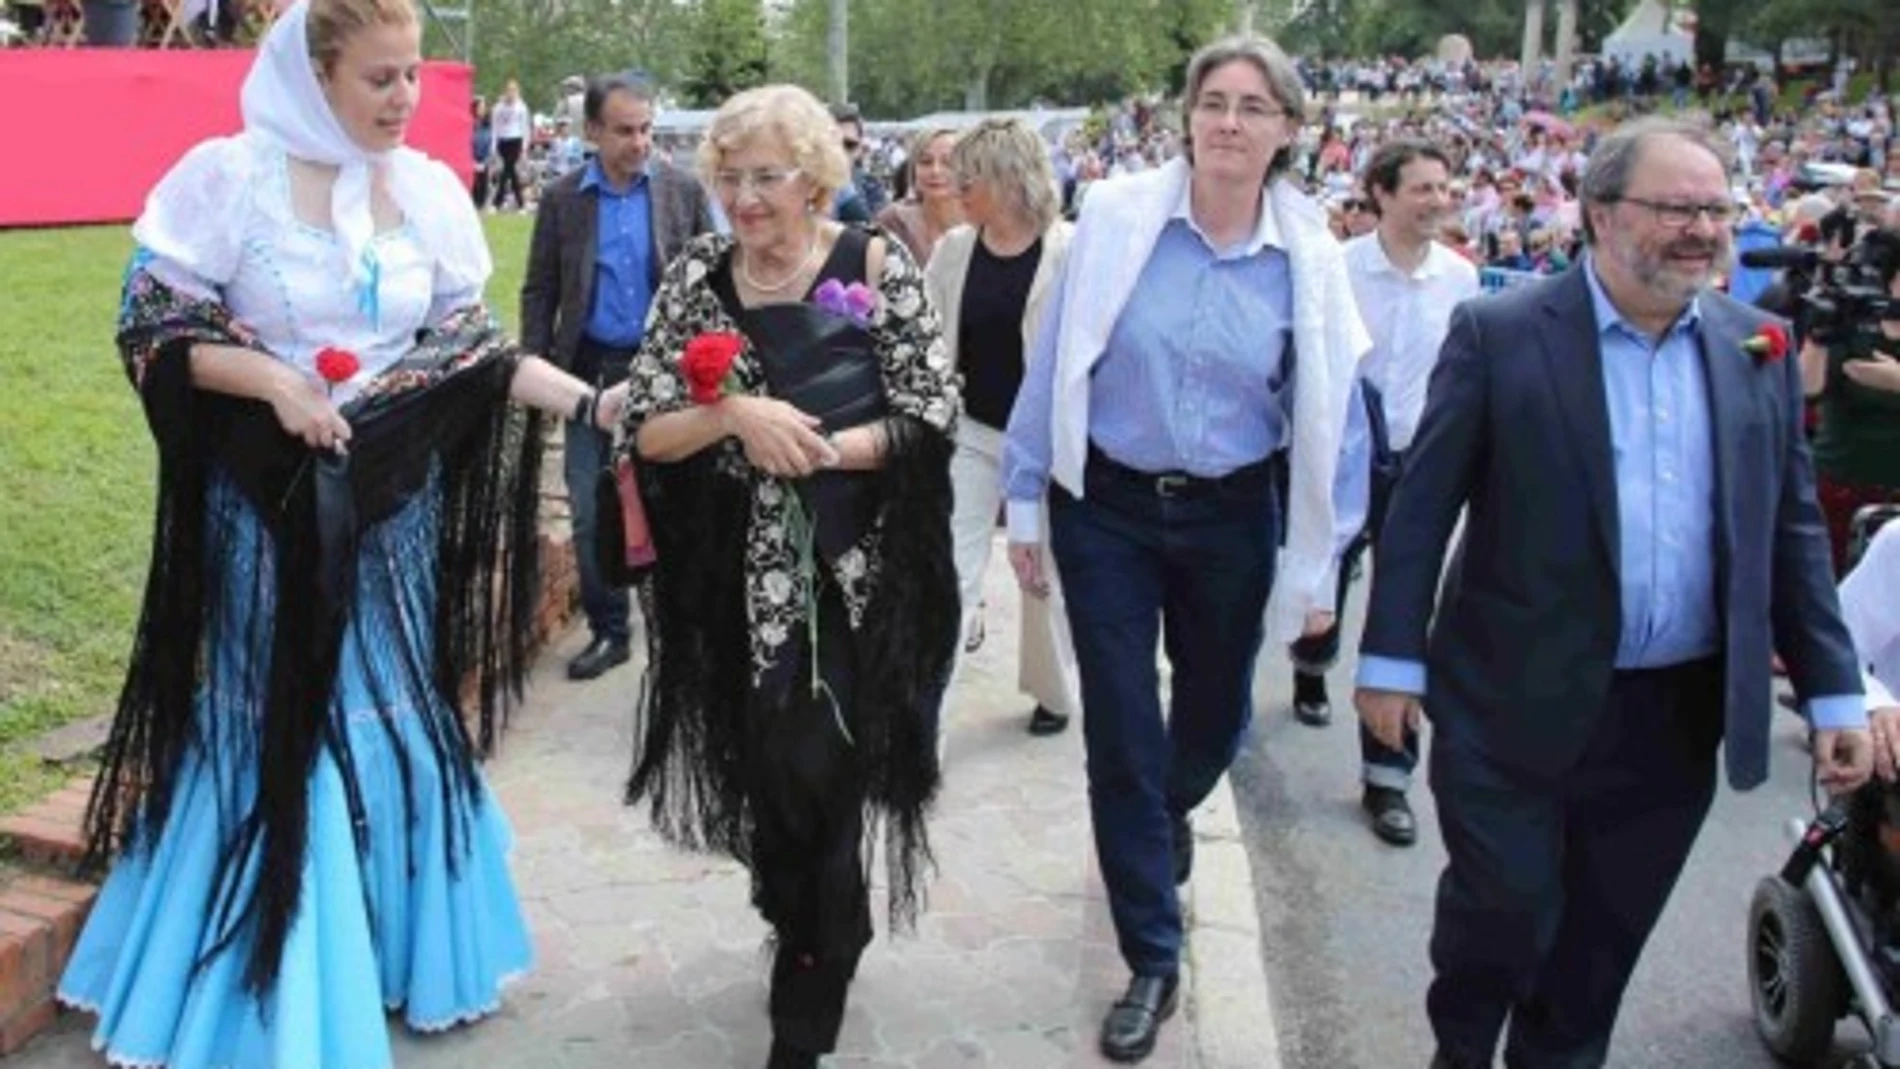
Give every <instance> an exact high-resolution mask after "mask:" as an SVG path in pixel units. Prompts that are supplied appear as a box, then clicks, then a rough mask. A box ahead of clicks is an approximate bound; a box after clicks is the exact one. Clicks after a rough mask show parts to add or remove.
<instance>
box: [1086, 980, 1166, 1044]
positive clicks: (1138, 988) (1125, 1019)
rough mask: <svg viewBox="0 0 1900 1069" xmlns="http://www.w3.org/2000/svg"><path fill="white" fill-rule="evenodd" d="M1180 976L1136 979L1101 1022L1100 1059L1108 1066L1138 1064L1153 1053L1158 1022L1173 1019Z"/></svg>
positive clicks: (1159, 1029)
mask: <svg viewBox="0 0 1900 1069" xmlns="http://www.w3.org/2000/svg"><path fill="white" fill-rule="evenodd" d="M1180 986H1181V981H1180V977H1179V976H1137V977H1135V978H1134V979H1133V980H1130V981H1129V982H1128V992H1127V993H1126V994H1124V995H1123V996H1122V997H1121V1000H1120V1001H1118V1002H1116V1003H1115V1005H1114V1006H1113V1007H1112V1008H1110V1009H1109V1011H1108V1016H1107V1017H1105V1018H1103V1020H1102V1036H1101V1048H1102V1055H1103V1057H1106V1058H1107V1059H1108V1060H1109V1061H1111V1062H1122V1063H1124V1064H1126V1063H1130V1062H1138V1061H1141V1060H1142V1059H1143V1058H1146V1057H1147V1056H1148V1055H1150V1054H1153V1053H1154V1049H1155V1039H1156V1037H1157V1036H1159V1035H1160V1034H1161V1022H1163V1021H1165V1020H1167V1019H1168V1018H1170V1017H1172V1016H1174V1010H1175V1007H1176V1005H1177V1003H1178V1001H1179V1000H1178V998H1177V997H1176V996H1177V995H1178V994H1179V992H1180Z"/></svg>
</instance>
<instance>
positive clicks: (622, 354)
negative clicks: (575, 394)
mask: <svg viewBox="0 0 1900 1069" xmlns="http://www.w3.org/2000/svg"><path fill="white" fill-rule="evenodd" d="M639 351H640V350H639V348H638V347H637V346H635V347H631V348H622V347H619V346H614V345H602V344H600V343H599V342H597V341H595V340H594V339H592V338H589V337H587V336H586V335H582V336H581V340H580V344H578V345H576V346H575V347H574V369H573V370H574V375H575V377H577V378H581V379H585V380H586V381H588V382H591V383H594V384H595V385H597V386H612V385H615V384H616V383H618V382H619V381H620V380H621V379H624V378H626V377H627V366H628V365H629V364H632V363H633V354H635V353H637V352H639Z"/></svg>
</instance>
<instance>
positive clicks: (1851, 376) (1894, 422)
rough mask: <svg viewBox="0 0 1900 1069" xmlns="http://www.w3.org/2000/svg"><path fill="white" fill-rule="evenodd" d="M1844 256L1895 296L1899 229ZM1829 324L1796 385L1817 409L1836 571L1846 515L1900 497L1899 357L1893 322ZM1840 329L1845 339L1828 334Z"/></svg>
mask: <svg viewBox="0 0 1900 1069" xmlns="http://www.w3.org/2000/svg"><path fill="white" fill-rule="evenodd" d="M1850 258H1853V259H1857V260H1859V261H1860V262H1862V263H1865V264H1868V265H1870V267H1871V270H1872V271H1873V272H1874V273H1875V274H1876V275H1877V277H1878V280H1879V288H1880V289H1881V290H1882V291H1883V292H1884V293H1885V294H1886V295H1887V297H1888V298H1889V302H1891V301H1892V300H1893V299H1897V298H1900V276H1897V275H1896V268H1900V233H1896V232H1894V231H1891V230H1882V231H1877V232H1874V233H1871V234H1869V235H1868V236H1867V237H1865V238H1863V239H1862V240H1861V241H1860V242H1859V243H1858V244H1857V246H1856V248H1855V249H1854V250H1853V252H1852V253H1851V254H1850ZM1888 314H1894V313H1893V312H1891V311H1890V312H1889V313H1888ZM1843 318H1852V317H1843ZM1835 327H1836V328H1837V329H1831V330H1830V331H1829V332H1828V333H1827V334H1826V335H1824V336H1823V337H1822V338H1820V339H1816V338H1814V337H1812V336H1810V337H1808V338H1806V339H1805V340H1804V342H1803V344H1802V348H1801V383H1802V389H1803V390H1804V391H1806V393H1807V396H1808V399H1809V400H1811V401H1814V402H1816V403H1817V404H1818V407H1819V410H1820V425H1819V427H1818V428H1817V430H1816V433H1815V436H1814V467H1815V473H1816V475H1817V476H1818V480H1817V481H1818V491H1819V497H1820V502H1821V511H1822V512H1823V513H1824V514H1825V515H1826V517H1827V527H1828V541H1829V544H1830V545H1831V546H1832V548H1833V553H1834V570H1835V574H1836V575H1838V574H1840V573H1841V572H1842V571H1844V570H1845V567H1846V555H1847V535H1848V527H1849V524H1850V523H1851V522H1852V521H1853V518H1854V513H1855V512H1857V511H1858V510H1859V509H1861V508H1862V507H1863V506H1866V505H1873V504H1880V503H1885V502H1893V501H1900V361H1896V360H1895V359H1894V355H1895V354H1896V353H1900V322H1896V321H1894V320H1891V319H1888V320H1882V321H1881V322H1880V324H1879V326H1878V327H1877V328H1867V329H1864V330H1863V329H1862V327H1861V324H1858V323H1854V322H1849V323H1845V324H1836V325H1835ZM1841 330H1844V331H1845V332H1846V336H1845V337H1837V336H1836V334H1837V333H1839V332H1840V331H1841Z"/></svg>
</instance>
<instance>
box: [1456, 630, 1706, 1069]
mask: <svg viewBox="0 0 1900 1069" xmlns="http://www.w3.org/2000/svg"><path fill="white" fill-rule="evenodd" d="M1721 694H1722V669H1721V665H1720V662H1719V661H1714V660H1710V661H1698V662H1694V663H1692V664H1689V665H1683V666H1678V667H1675V668H1666V669H1654V670H1645V671H1633V672H1618V673H1617V674H1616V681H1615V683H1614V685H1613V687H1612V688H1611V692H1610V699H1609V701H1608V703H1607V705H1606V707H1605V709H1604V710H1603V713H1602V719H1601V721H1600V722H1599V723H1598V725H1597V727H1596V733H1595V736H1594V738H1593V739H1592V740H1591V742H1590V745H1589V747H1588V749H1587V751H1586V753H1585V755H1584V757H1583V758H1582V760H1581V761H1580V762H1579V763H1578V765H1577V767H1576V768H1575V769H1574V770H1572V771H1571V772H1570V773H1568V774H1567V775H1563V776H1560V777H1548V776H1544V777H1535V778H1532V777H1528V776H1525V775H1523V774H1521V773H1516V772H1513V771H1512V770H1510V769H1508V768H1506V767H1503V766H1502V765H1500V763H1499V762H1497V761H1496V760H1495V759H1493V758H1491V757H1490V756H1488V755H1486V754H1483V753H1481V752H1479V751H1478V750H1477V749H1476V748H1475V747H1473V746H1472V745H1471V743H1470V742H1469V741H1468V740H1465V739H1462V738H1460V737H1459V733H1458V732H1457V731H1456V730H1455V729H1454V728H1452V727H1450V726H1448V725H1444V724H1441V725H1440V726H1439V730H1438V731H1437V732H1436V733H1435V735H1434V738H1433V743H1432V759H1431V783H1432V793H1433V795H1434V796H1435V797H1436V798H1437V800H1438V823H1439V828H1440V830H1441V833H1442V835H1443V837H1444V841H1445V851H1446V853H1447V854H1448V855H1449V858H1448V864H1447V865H1446V867H1445V872H1444V875H1443V876H1442V877H1440V879H1439V883H1438V908H1437V918H1436V921H1435V923H1434V925H1433V928H1432V939H1431V956H1432V966H1433V968H1434V970H1435V971H1436V974H1437V976H1436V979H1435V980H1434V981H1433V982H1432V986H1431V991H1430V994H1429V995H1428V996H1427V998H1426V1009H1427V1011H1428V1013H1429V1014H1430V1016H1431V1021H1432V1029H1433V1031H1434V1032H1435V1033H1436V1035H1437V1038H1438V1045H1439V1048H1440V1050H1441V1051H1443V1052H1444V1053H1445V1054H1446V1055H1447V1056H1449V1057H1450V1058H1451V1059H1452V1061H1453V1063H1454V1064H1457V1065H1472V1066H1478V1065H1484V1066H1488V1065H1490V1064H1491V1059H1492V1053H1493V1051H1494V1050H1495V1049H1496V1047H1497V1042H1498V1037H1499V1035H1500V1034H1501V1033H1502V1032H1503V1030H1504V1027H1505V1023H1506V1019H1507V1018H1508V1019H1509V1023H1510V1036H1509V1040H1508V1042H1507V1043H1506V1046H1505V1056H1504V1057H1505V1064H1506V1065H1507V1066H1509V1067H1510V1069H1594V1067H1598V1066H1601V1065H1603V1064H1604V1060H1605V1058H1606V1057H1607V1056H1608V1052H1609V1044H1610V1032H1611V1029H1612V1028H1613V1027H1614V1026H1615V1024H1616V1014H1617V1009H1618V1007H1619V1005H1620V1004H1621V1002H1622V999H1623V989H1624V987H1625V986H1626V985H1627V984H1628V983H1629V978H1630V973H1631V972H1632V970H1634V969H1635V967H1636V960H1637V958H1638V957H1639V956H1640V955H1641V954H1642V950H1643V944H1644V943H1645V942H1646V941H1647V940H1648V939H1649V933H1650V931H1651V930H1652V929H1653V928H1654V927H1655V925H1656V920H1657V918H1658V917H1660V916H1661V915H1662V910H1663V906H1664V904H1665V903H1666V902H1667V901H1668V899H1669V893H1670V891H1671V890H1672V889H1673V888H1674V887H1675V884H1676V877H1677V876H1678V875H1680V874H1681V872H1682V866H1683V863H1684V862H1685V861H1687V860H1688V857H1689V849H1690V847H1691V846H1693V845H1694V843H1695V837H1696V833H1697V832H1698V831H1699V830H1700V829H1701V827H1702V821H1703V818H1704V817H1706V816H1707V815H1708V811H1709V804H1710V802H1711V801H1712V800H1713V799H1714V796H1715V769H1716V761H1715V753H1716V746H1717V744H1718V743H1719V742H1720V740H1721V735H1722V706H1721ZM1522 713H1523V715H1534V714H1535V710H1523V711H1522Z"/></svg>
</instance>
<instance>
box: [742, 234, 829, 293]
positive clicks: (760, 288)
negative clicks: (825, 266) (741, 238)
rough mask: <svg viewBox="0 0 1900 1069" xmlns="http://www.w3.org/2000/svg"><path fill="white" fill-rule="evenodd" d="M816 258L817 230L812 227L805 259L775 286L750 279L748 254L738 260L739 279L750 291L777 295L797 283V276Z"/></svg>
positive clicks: (750, 271)
mask: <svg viewBox="0 0 1900 1069" xmlns="http://www.w3.org/2000/svg"><path fill="white" fill-rule="evenodd" d="M740 251H741V252H744V251H745V250H744V249H741V250H740ZM817 256H818V228H817V227H813V228H812V231H811V244H810V245H808V246H806V248H805V258H804V259H803V260H800V261H799V263H798V266H797V267H794V268H792V270H791V273H790V274H788V275H786V276H785V277H784V278H783V279H781V280H780V281H779V282H778V283H776V284H775V285H770V286H768V285H766V284H765V283H763V282H760V281H759V280H758V279H756V278H753V277H752V269H751V267H750V266H749V265H750V263H751V261H752V255H751V254H750V253H746V255H745V256H744V257H742V258H741V259H740V260H739V278H740V279H742V280H743V281H744V282H745V284H746V285H748V286H750V287H752V289H753V290H755V291H756V292H759V293H779V292H782V291H783V290H784V289H785V288H786V287H788V286H790V285H791V284H792V283H793V282H796V281H798V276H800V275H802V274H804V273H805V269H806V268H808V267H810V266H811V262H812V261H813V260H814V259H816V258H817Z"/></svg>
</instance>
